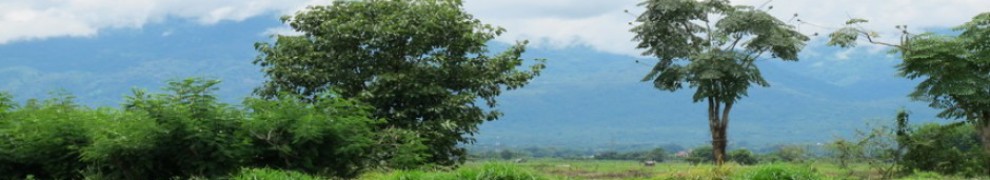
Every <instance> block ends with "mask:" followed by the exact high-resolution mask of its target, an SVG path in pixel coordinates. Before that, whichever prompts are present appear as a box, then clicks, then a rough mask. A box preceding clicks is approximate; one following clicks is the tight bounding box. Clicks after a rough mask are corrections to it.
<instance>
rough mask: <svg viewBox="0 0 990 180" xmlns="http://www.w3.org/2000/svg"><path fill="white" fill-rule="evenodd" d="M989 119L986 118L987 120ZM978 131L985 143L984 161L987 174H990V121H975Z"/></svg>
mask: <svg viewBox="0 0 990 180" xmlns="http://www.w3.org/2000/svg"><path fill="white" fill-rule="evenodd" d="M986 120H987V119H984V121H986ZM974 126H977V127H976V131H977V132H979V133H980V141H982V142H981V143H983V153H984V155H985V156H987V157H984V158H983V161H984V162H983V163H984V164H985V166H984V168H986V174H987V175H990V122H981V123H974Z"/></svg>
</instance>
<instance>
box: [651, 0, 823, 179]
mask: <svg viewBox="0 0 990 180" xmlns="http://www.w3.org/2000/svg"><path fill="white" fill-rule="evenodd" d="M640 6H643V7H646V11H645V12H643V14H642V15H640V16H639V17H638V18H637V19H636V22H637V23H639V24H638V25H637V26H635V27H634V28H632V30H631V31H632V32H634V33H636V36H635V38H634V40H635V41H638V42H639V46H638V48H640V49H645V51H644V52H643V55H647V56H655V57H657V58H658V59H659V62H657V63H656V65H655V66H654V67H653V69H652V70H650V73H649V74H648V75H646V77H645V78H644V79H643V81H652V82H653V84H654V86H655V87H656V88H657V89H660V90H666V91H676V90H679V89H681V88H683V87H684V86H685V85H687V86H688V87H689V88H694V89H695V93H694V101H695V102H702V101H705V102H707V103H708V122H709V129H710V131H711V135H712V147H713V151H714V152H713V153H714V155H715V163H716V164H718V165H721V164H722V163H723V162H724V161H725V158H726V155H725V147H726V145H727V144H728V137H727V135H726V129H728V126H729V112H730V111H731V110H732V107H733V105H734V104H735V103H736V102H737V101H738V100H739V99H741V98H742V97H744V96H746V94H747V91H748V89H749V87H750V86H752V85H754V84H755V85H759V86H764V87H765V86H769V84H767V82H766V80H764V79H763V76H762V75H761V74H760V70H759V68H757V66H756V64H755V63H756V61H757V60H759V59H761V58H766V57H765V56H766V55H769V57H770V58H776V59H781V60H790V61H794V60H797V59H798V55H797V54H798V52H799V51H800V50H801V49H802V48H803V47H804V42H805V41H807V40H808V37H807V36H805V35H802V34H801V33H799V32H797V31H795V30H794V27H793V26H791V25H788V24H787V23H785V22H783V21H781V20H779V19H777V18H776V17H773V16H771V15H770V14H767V13H766V12H765V11H763V10H761V9H759V8H755V7H751V6H733V5H731V4H730V2H729V1H727V0H704V1H698V0H647V1H646V2H643V3H640Z"/></svg>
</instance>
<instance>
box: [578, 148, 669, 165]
mask: <svg viewBox="0 0 990 180" xmlns="http://www.w3.org/2000/svg"><path fill="white" fill-rule="evenodd" d="M595 159H599V160H636V161H655V162H663V161H664V160H666V159H667V151H666V150H664V149H663V148H654V149H651V150H648V151H632V152H625V153H619V152H615V151H605V152H601V153H598V154H596V155H595Z"/></svg>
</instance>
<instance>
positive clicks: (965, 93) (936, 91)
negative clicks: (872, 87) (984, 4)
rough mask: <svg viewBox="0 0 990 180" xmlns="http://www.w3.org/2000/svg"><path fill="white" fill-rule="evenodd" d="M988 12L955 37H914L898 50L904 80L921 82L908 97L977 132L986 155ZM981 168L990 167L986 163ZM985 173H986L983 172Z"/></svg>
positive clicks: (989, 128) (989, 148)
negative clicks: (926, 103) (926, 104)
mask: <svg viewBox="0 0 990 180" xmlns="http://www.w3.org/2000/svg"><path fill="white" fill-rule="evenodd" d="M988 24H990V13H983V14H980V15H977V16H976V17H974V18H973V20H972V21H970V22H967V23H966V24H963V25H962V26H959V27H957V28H955V30H957V31H961V34H960V35H958V36H945V35H936V34H931V33H926V34H921V35H917V36H914V37H912V38H911V39H910V41H908V42H906V43H905V44H904V47H905V48H904V49H902V50H901V52H902V57H903V59H904V62H903V63H901V64H900V65H898V68H899V69H900V71H901V74H902V75H904V76H905V77H907V78H909V79H919V78H920V79H922V81H921V83H919V84H918V86H917V87H916V88H915V91H914V92H912V93H911V94H910V96H911V97H912V98H913V99H916V100H921V101H926V102H929V106H930V107H932V108H937V109H942V112H941V113H939V116H940V117H945V118H953V119H963V120H965V121H966V122H968V123H971V124H973V125H974V126H975V128H976V129H977V132H978V133H979V137H980V141H981V143H982V144H983V147H982V148H983V151H984V153H986V154H990V61H988V60H990V48H988V45H987V44H990V38H987V36H988V35H990V26H988ZM985 166H990V165H986V164H985ZM984 173H986V174H990V169H988V168H985V170H984Z"/></svg>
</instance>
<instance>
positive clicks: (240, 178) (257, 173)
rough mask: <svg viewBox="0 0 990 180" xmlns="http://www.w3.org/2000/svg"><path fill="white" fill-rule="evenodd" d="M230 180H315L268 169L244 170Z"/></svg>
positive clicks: (298, 173) (297, 174) (314, 178)
mask: <svg viewBox="0 0 990 180" xmlns="http://www.w3.org/2000/svg"><path fill="white" fill-rule="evenodd" d="M230 179H231V180H265V179H292V180H316V179H320V178H316V177H313V176H310V175H307V174H304V173H301V172H296V171H287V170H276V169H269V168H260V169H259V168H244V169H241V171H240V172H239V173H237V174H235V175H233V176H231V177H230Z"/></svg>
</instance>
